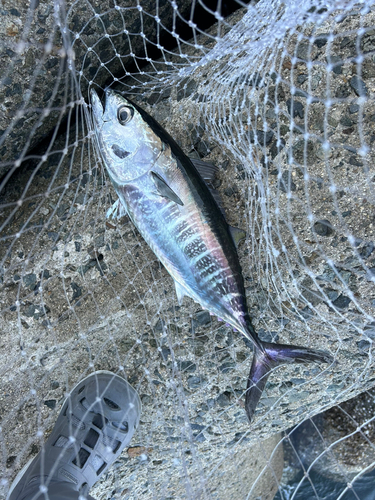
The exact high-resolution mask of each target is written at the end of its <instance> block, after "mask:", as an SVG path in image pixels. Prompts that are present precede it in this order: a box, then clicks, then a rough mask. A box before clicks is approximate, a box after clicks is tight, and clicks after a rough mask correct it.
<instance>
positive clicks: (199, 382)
mask: <svg viewBox="0 0 375 500" xmlns="http://www.w3.org/2000/svg"><path fill="white" fill-rule="evenodd" d="M205 383H206V380H205V378H204V377H199V376H198V377H197V376H191V377H189V378H188V379H187V384H188V387H189V389H198V388H199V387H202V386H203V385H204V384H205Z"/></svg>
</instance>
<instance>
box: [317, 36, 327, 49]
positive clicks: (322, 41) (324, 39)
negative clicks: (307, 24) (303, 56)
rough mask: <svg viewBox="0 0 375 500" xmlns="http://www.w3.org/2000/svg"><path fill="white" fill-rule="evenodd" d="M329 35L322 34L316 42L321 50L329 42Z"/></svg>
mask: <svg viewBox="0 0 375 500" xmlns="http://www.w3.org/2000/svg"><path fill="white" fill-rule="evenodd" d="M328 37H329V33H320V34H319V35H317V37H316V38H315V40H314V44H315V45H316V46H317V47H318V49H321V48H322V47H324V45H326V43H327V41H328Z"/></svg>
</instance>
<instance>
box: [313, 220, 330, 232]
mask: <svg viewBox="0 0 375 500" xmlns="http://www.w3.org/2000/svg"><path fill="white" fill-rule="evenodd" d="M313 231H314V233H316V234H318V235H319V236H331V235H332V234H333V233H334V229H333V227H332V224H331V223H330V222H329V220H327V219H323V220H318V221H316V222H315V224H314V226H313Z"/></svg>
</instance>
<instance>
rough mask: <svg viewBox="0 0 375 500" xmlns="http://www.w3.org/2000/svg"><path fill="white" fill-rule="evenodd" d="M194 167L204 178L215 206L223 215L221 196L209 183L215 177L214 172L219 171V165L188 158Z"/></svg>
mask: <svg viewBox="0 0 375 500" xmlns="http://www.w3.org/2000/svg"><path fill="white" fill-rule="evenodd" d="M189 159H190V161H191V162H192V164H193V165H194V167H195V168H196V169H197V170H198V173H199V175H200V176H201V177H202V179H203V180H204V182H205V184H206V186H207V187H208V189H209V190H210V192H211V194H212V197H213V198H214V200H215V201H216V204H217V206H218V207H219V208H220V211H221V213H222V214H223V215H224V218H225V217H226V215H225V210H224V207H223V202H222V201H221V196H220V194H219V193H218V191H216V189H214V188H213V187H212V186H211V185H210V184H208V183H210V182H212V181H213V180H214V178H215V175H216V173H217V172H218V171H219V167H217V166H216V165H214V164H213V163H208V162H205V161H202V160H197V159H196V158H189Z"/></svg>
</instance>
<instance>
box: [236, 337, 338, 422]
mask: <svg viewBox="0 0 375 500" xmlns="http://www.w3.org/2000/svg"><path fill="white" fill-rule="evenodd" d="M261 344H262V348H263V349H259V348H258V347H255V350H254V357H253V362H252V365H251V369H250V373H249V378H248V381H247V389H246V398H245V409H246V414H247V418H248V419H249V422H251V419H252V417H253V415H254V412H255V409H256V407H257V405H258V402H259V400H260V397H261V395H262V392H263V389H264V387H265V385H266V382H267V379H268V377H269V375H270V374H271V371H272V370H273V368H276V367H277V366H280V365H283V364H289V363H310V362H318V363H331V362H332V361H333V357H332V356H331V355H330V354H328V353H326V352H324V351H317V350H314V349H308V348H306V347H298V346H294V345H283V344H271V343H268V342H262V343H261Z"/></svg>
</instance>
